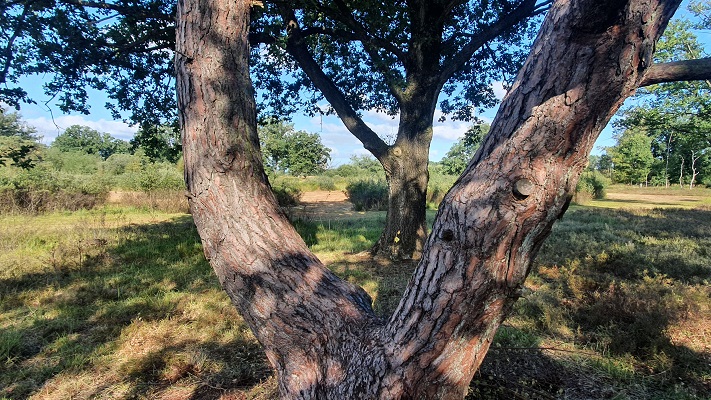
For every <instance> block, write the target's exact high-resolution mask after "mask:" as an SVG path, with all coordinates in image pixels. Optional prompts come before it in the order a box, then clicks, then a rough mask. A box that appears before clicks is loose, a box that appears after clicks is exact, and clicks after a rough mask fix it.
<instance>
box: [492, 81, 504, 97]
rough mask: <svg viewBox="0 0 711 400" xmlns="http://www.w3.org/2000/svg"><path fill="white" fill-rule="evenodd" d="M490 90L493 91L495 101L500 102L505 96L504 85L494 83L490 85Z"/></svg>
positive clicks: (499, 82) (498, 82)
mask: <svg viewBox="0 0 711 400" xmlns="http://www.w3.org/2000/svg"><path fill="white" fill-rule="evenodd" d="M491 89H492V90H493V91H494V96H496V98H497V99H499V100H502V99H503V98H504V96H506V93H507V92H506V89H505V88H504V83H503V82H501V81H496V82H493V83H492V84H491Z"/></svg>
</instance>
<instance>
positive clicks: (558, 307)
mask: <svg viewBox="0 0 711 400" xmlns="http://www.w3.org/2000/svg"><path fill="white" fill-rule="evenodd" d="M613 192H614V191H613ZM632 192H636V190H634V191H632ZM643 193H646V192H642V194H643ZM664 193H667V192H663V193H656V194H657V195H664ZM694 193H697V192H694ZM633 194H634V193H633ZM702 194H703V193H702ZM701 197H702V198H703V196H701ZM703 201H705V200H703ZM703 201H702V204H703ZM626 204H627V205H628V206H629V205H634V206H639V205H640V203H629V202H628V203H626ZM647 206H648V204H647V205H643V207H637V208H619V209H602V208H597V207H589V206H585V207H583V206H575V207H572V208H571V210H570V211H569V212H568V213H567V214H566V216H565V217H564V218H563V219H562V220H561V221H560V222H559V223H557V225H556V226H555V227H554V231H553V233H552V235H551V237H550V238H549V239H548V240H547V242H546V243H545V245H544V246H543V248H542V249H541V252H540V254H539V255H538V258H537V261H536V263H535V265H534V267H533V269H532V272H531V275H530V277H529V279H528V280H527V285H526V288H525V291H524V296H523V297H522V298H521V299H520V300H519V301H518V302H517V304H516V306H515V310H514V313H513V315H512V316H511V317H510V318H509V319H507V320H506V321H505V323H504V326H502V328H501V329H500V330H499V332H498V334H497V337H496V338H495V341H494V343H493V344H492V347H491V351H490V352H489V354H488V355H487V358H486V360H485V362H484V365H483V366H482V368H481V370H480V372H479V373H477V375H476V376H475V379H474V381H473V386H472V390H471V396H470V398H477V399H501V398H512V399H516V398H523V399H548V398H567V399H582V398H610V399H612V398H615V399H708V398H711V364H710V361H709V360H711V339H709V337H711V328H709V327H711V289H710V288H709V282H710V281H711V251H709V250H708V249H711V210H709V209H708V208H703V207H702V208H696V209H674V208H667V209H649V208H645V207H647ZM433 214H434V213H433V212H429V213H428V217H429V220H431V219H432V217H433ZM383 221H384V213H377V212H373V213H365V214H357V215H355V216H353V217H352V218H350V217H342V216H340V217H339V218H334V219H333V220H330V219H328V218H325V219H324V218H321V220H299V221H295V225H296V226H297V229H298V230H299V232H300V233H301V234H302V236H303V237H304V238H305V240H306V242H307V243H308V244H309V245H310V246H311V248H312V249H313V250H314V251H315V252H316V253H317V254H318V255H319V256H320V257H321V258H322V259H324V260H325V261H326V262H327V263H328V264H329V267H330V268H332V269H333V270H334V271H335V272H336V273H337V274H338V275H339V276H341V277H342V278H344V279H347V280H349V281H351V282H354V283H356V284H359V285H362V286H363V287H364V288H365V289H366V290H367V291H368V292H369V293H370V294H371V296H372V297H373V299H374V301H375V305H374V306H375V309H376V311H377V312H378V313H380V314H382V315H387V314H388V313H390V312H391V311H392V310H393V309H394V308H395V306H396V305H397V302H398V300H399V297H400V295H401V293H402V290H403V289H404V287H405V285H406V284H407V282H408V280H409V278H410V274H411V271H412V269H413V268H414V266H413V265H412V264H393V263H391V262H389V261H387V260H379V259H375V260H374V259H372V258H371V257H370V256H369V255H367V253H365V252H364V251H365V250H367V249H368V248H369V247H370V246H371V245H372V244H373V243H374V242H375V240H377V238H378V236H379V234H380V229H381V226H382V223H383ZM275 390H276V389H275V383H274V378H273V377H272V375H271V373H270V371H269V368H268V365H267V362H266V360H265V357H264V355H263V353H262V351H261V349H260V347H259V345H258V344H257V343H256V341H255V339H254V337H253V335H252V334H251V333H250V332H249V329H248V328H247V326H246V325H245V324H244V322H243V321H242V319H241V318H240V317H239V316H238V315H237V314H236V312H235V311H234V307H233V306H232V305H231V304H230V302H229V300H228V298H227V296H226V295H225V294H224V293H223V292H222V291H221V290H220V287H219V283H218V282H217V279H216V278H215V276H214V274H213V272H212V271H211V269H210V267H209V266H208V265H207V263H206V262H205V261H204V257H203V254H202V247H201V244H200V241H199V238H198V237H197V234H196V232H195V229H194V226H193V224H192V221H191V219H190V216H189V215H186V214H168V213H163V212H158V211H150V210H149V209H145V208H144V209H137V208H128V207H119V206H112V207H106V208H103V209H99V210H94V211H82V212H76V213H63V212H60V213H53V214H46V215H39V216H0V399H13V400H16V399H24V398H30V397H31V398H36V399H60V398H62V399H63V398H112V399H128V398H138V399H153V398H174V399H188V398H201V399H217V398H220V396H224V398H274V397H275Z"/></svg>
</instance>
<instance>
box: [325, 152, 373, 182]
mask: <svg viewBox="0 0 711 400" xmlns="http://www.w3.org/2000/svg"><path fill="white" fill-rule="evenodd" d="M326 173H328V174H332V175H337V176H341V177H344V178H359V179H362V178H363V177H368V178H369V179H380V180H385V172H384V171H383V167H382V166H381V165H380V162H378V160H376V159H375V158H373V157H372V156H369V155H353V156H351V158H350V162H349V163H348V164H343V165H339V166H338V167H337V168H335V169H331V170H328V171H327V172H326Z"/></svg>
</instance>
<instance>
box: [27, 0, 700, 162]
mask: <svg viewBox="0 0 711 400" xmlns="http://www.w3.org/2000/svg"><path fill="white" fill-rule="evenodd" d="M687 4H688V0H686V1H684V2H683V3H682V6H681V7H680V8H679V11H678V12H677V15H683V14H686V12H685V11H686V6H687ZM697 34H698V36H699V39H700V40H701V41H702V42H703V43H705V44H707V43H709V42H711V33H709V32H706V31H701V32H697ZM21 83H22V85H23V87H24V88H25V90H27V92H28V93H29V94H30V97H32V98H34V99H35V100H36V101H37V102H38V104H27V105H23V106H22V110H21V114H22V116H23V118H24V119H25V120H26V121H27V122H28V123H29V124H30V125H32V126H34V127H36V128H37V131H38V133H39V134H40V135H42V136H43V142H44V143H47V144H49V143H51V142H52V141H53V140H54V138H55V137H57V135H58V134H60V133H61V132H63V131H64V129H66V128H67V127H69V126H71V125H86V126H89V127H91V128H93V129H96V130H98V131H101V132H107V133H109V134H111V135H113V136H114V137H116V138H119V139H124V140H129V139H131V138H132V137H133V134H134V133H135V132H136V127H131V126H129V125H127V124H125V123H123V122H121V121H115V120H113V118H112V117H111V114H110V113H109V112H108V111H107V110H106V109H105V108H104V107H103V104H105V103H106V97H105V96H104V95H103V94H101V93H99V92H95V91H90V92H89V93H90V95H89V101H90V104H91V105H92V107H91V109H90V111H91V113H90V114H89V115H81V114H69V115H65V114H62V113H61V111H59V109H58V108H57V107H56V106H53V102H52V101H49V102H48V104H49V105H48V106H46V105H44V104H43V102H45V101H47V99H46V98H45V96H44V95H43V91H42V83H43V79H41V78H38V77H30V78H26V79H24V80H23V81H22V82H21ZM492 88H493V90H494V93H495V94H496V95H497V97H498V98H499V99H501V98H503V96H504V94H505V92H504V90H503V87H502V85H501V83H500V82H496V83H494V84H493V86H492ZM634 101H635V100H634V99H628V101H627V102H626V103H625V106H623V107H626V106H629V105H630V104H633V103H634ZM437 113H438V114H437V115H435V123H434V138H433V140H432V145H431V147H430V159H431V160H433V161H438V160H440V159H441V158H442V157H443V156H444V155H445V154H446V153H447V151H448V150H449V148H450V147H451V146H452V145H453V144H454V143H455V142H456V141H457V139H458V138H460V137H462V136H463V135H464V132H466V130H467V128H468V127H469V125H470V124H469V123H467V122H462V121H451V120H447V121H445V122H436V121H437V120H438V119H439V116H440V115H441V113H440V112H439V110H438V111H437ZM495 114H496V108H493V109H488V110H485V111H484V112H483V113H481V114H478V115H477V117H479V118H481V119H483V120H484V121H486V122H490V121H491V120H493V118H494V116H495ZM363 116H364V120H365V121H366V123H367V124H368V125H369V126H370V127H371V128H373V130H374V131H375V132H376V133H378V134H379V135H381V137H387V136H394V135H395V134H396V133H397V124H398V120H397V119H393V118H391V117H390V116H388V115H385V114H381V113H377V112H374V111H366V112H365V113H364V115H363ZM293 123H294V126H295V128H296V129H298V130H305V131H308V132H316V133H319V134H320V135H321V140H322V142H323V144H324V145H325V146H327V147H329V148H330V149H331V164H332V165H333V166H338V165H341V164H344V163H347V162H348V161H349V159H350V157H351V156H352V155H359V154H368V152H367V151H366V150H365V149H363V146H362V145H361V143H360V142H359V141H358V140H357V139H356V138H355V137H354V136H353V135H351V134H350V133H349V132H348V131H347V130H346V128H345V126H343V124H342V123H341V121H340V120H339V119H338V118H337V117H335V116H325V117H315V118H309V117H305V116H294V117H293ZM612 135H613V129H612V127H611V125H608V127H606V128H605V129H604V130H603V131H602V133H601V134H600V137H599V138H598V140H597V142H595V147H594V149H593V154H600V153H602V152H603V151H604V150H603V148H604V147H608V146H612V145H614V144H615V141H614V139H613V138H612Z"/></svg>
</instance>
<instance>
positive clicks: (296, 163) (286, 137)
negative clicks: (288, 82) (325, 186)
mask: <svg viewBox="0 0 711 400" xmlns="http://www.w3.org/2000/svg"><path fill="white" fill-rule="evenodd" d="M259 141H260V145H261V149H262V155H263V156H264V160H265V165H266V167H267V168H268V169H271V170H272V171H277V172H282V173H288V174H290V175H295V176H306V175H313V174H317V173H319V172H323V171H324V170H326V167H327V166H328V162H329V161H330V160H331V154H330V153H331V149H329V148H328V147H326V146H324V145H323V144H322V143H321V138H320V137H319V136H318V134H316V133H308V132H305V131H297V130H294V125H293V124H287V123H285V122H283V121H274V120H272V121H270V122H268V123H266V124H264V125H261V126H260V127H259Z"/></svg>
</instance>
